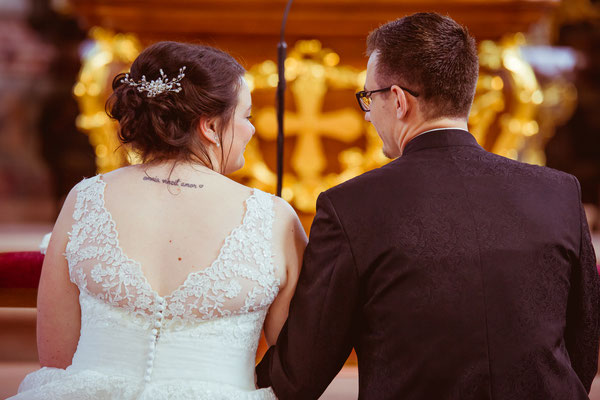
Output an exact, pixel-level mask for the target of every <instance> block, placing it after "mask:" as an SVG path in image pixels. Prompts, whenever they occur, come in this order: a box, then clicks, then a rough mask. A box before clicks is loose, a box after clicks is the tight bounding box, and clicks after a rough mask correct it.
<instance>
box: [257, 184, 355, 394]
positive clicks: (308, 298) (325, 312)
mask: <svg viewBox="0 0 600 400" xmlns="http://www.w3.org/2000/svg"><path fill="white" fill-rule="evenodd" d="M358 293H359V283H358V274H357V270H356V265H355V262H354V257H353V255H352V249H351V248H350V245H349V242H348V238H347V236H346V233H345V232H344V228H343V226H342V224H341V223H340V220H339V219H338V216H337V214H336V212H335V209H334V207H333V205H332V204H331V202H330V200H329V198H328V197H327V195H326V193H322V194H321V195H320V196H319V198H318V200H317V214H316V216H315V219H314V221H313V224H312V227H311V231H310V239H309V242H308V247H307V248H306V251H305V253H304V261H303V265H302V270H301V272H300V278H299V281H298V286H297V288H296V293H295V294H294V297H293V298H292V302H291V305H290V311H289V316H288V320H287V322H286V323H285V325H284V327H283V329H282V331H281V334H280V335H279V338H278V340H277V344H276V345H275V346H272V347H271V348H270V349H269V350H268V352H267V354H266V355H265V356H264V358H263V360H262V361H261V362H260V364H259V365H258V366H257V368H256V372H257V375H258V385H259V386H260V387H268V386H272V387H273V389H274V391H275V394H276V395H277V397H278V398H279V399H316V398H318V397H319V396H320V395H321V393H323V391H324V390H325V389H326V388H327V386H328V385H329V383H330V382H331V380H332V379H333V378H334V377H335V376H336V374H337V373H338V372H339V370H340V369H341V368H342V366H343V365H344V362H345V361H346V359H347V358H348V355H349V354H350V351H351V350H352V343H353V332H354V327H353V324H354V321H355V318H356V312H357V309H358V308H357V304H358Z"/></svg>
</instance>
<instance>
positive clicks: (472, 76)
mask: <svg viewBox="0 0 600 400" xmlns="http://www.w3.org/2000/svg"><path fill="white" fill-rule="evenodd" d="M375 51H377V52H378V56H377V67H376V68H377V69H376V77H377V78H376V79H377V81H378V84H381V86H382V87H385V86H390V85H401V86H405V87H407V88H409V89H411V90H414V91H416V92H418V93H419V98H418V100H419V101H422V102H424V103H425V105H426V106H425V107H422V109H423V110H424V116H425V118H427V119H436V118H441V117H449V118H456V117H460V118H464V117H467V116H468V114H469V111H470V109H471V105H472V103H473V97H474V96H475V86H476V84H477V76H478V73H479V60H478V57H477V47H476V45H475V39H473V38H472V37H471V36H470V35H469V32H468V31H467V29H466V28H464V27H462V26H461V25H459V24H458V23H456V22H455V21H454V20H453V19H451V18H450V17H445V16H442V15H439V14H436V13H417V14H413V15H410V16H407V17H404V18H399V19H397V20H395V21H391V22H388V23H387V24H385V25H382V26H380V27H379V28H377V29H376V30H374V31H373V32H371V33H370V34H369V36H368V38H367V55H368V56H370V55H371V54H372V53H373V52H375Z"/></svg>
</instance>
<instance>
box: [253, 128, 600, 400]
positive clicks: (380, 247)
mask: <svg viewBox="0 0 600 400" xmlns="http://www.w3.org/2000/svg"><path fill="white" fill-rule="evenodd" d="M598 307H599V279H598V274H597V271H596V261H595V256H594V252H593V248H592V245H591V240H590V236H589V230H588V227H587V223H586V220H585V215H584V214H583V210H582V206H581V197H580V188H579V183H578V181H577V179H575V178H574V177H573V176H571V175H568V174H565V173H562V172H559V171H555V170H552V169H549V168H545V167H539V166H533V165H528V164H523V163H519V162H516V161H513V160H509V159H506V158H503V157H500V156H497V155H494V154H491V153H489V152H486V151H485V150H484V149H482V148H481V147H480V146H479V145H478V144H477V142H476V140H475V139H474V137H473V136H472V135H471V134H469V133H468V132H465V131H462V130H443V131H435V132H430V133H426V134H424V135H421V136H419V137H417V138H415V139H413V140H412V141H411V142H409V143H408V145H407V147H406V149H405V151H404V155H403V156H402V157H400V158H398V159H396V160H394V161H392V162H391V163H389V164H387V165H386V166H384V167H382V168H379V169H376V170H373V171H370V172H368V173H366V174H363V175H361V176H359V177H357V178H354V179H352V180H350V181H348V182H345V183H343V184H341V185H339V186H337V187H334V188H332V189H330V190H328V191H326V192H324V193H322V194H321V195H320V197H319V199H318V201H317V214H316V217H315V220H314V222H313V226H312V228H311V232H310V241H309V245H308V247H307V249H306V253H305V256H304V264H303V269H302V272H301V274H300V279H299V282H298V287H297V290H296V294H295V296H294V299H293V300H292V304H291V308H290V314H289V319H288V321H287V323H286V325H285V326H284V329H283V331H282V333H281V335H280V337H279V339H278V341H277V344H276V346H274V347H271V348H270V349H269V351H268V353H267V354H266V355H265V357H264V359H263V360H262V362H261V363H260V364H259V366H258V367H257V374H258V383H259V386H272V387H273V388H274V391H275V393H276V394H277V396H278V397H279V398H280V399H316V398H318V397H319V395H320V394H321V393H322V392H323V391H324V390H325V389H326V387H327V385H328V384H329V382H330V381H331V380H332V379H333V377H334V376H335V375H336V374H337V372H338V371H339V370H340V368H341V367H342V365H343V363H344V361H345V360H346V358H347V356H348V355H349V353H350V351H351V349H352V348H353V347H354V348H355V349H356V353H357V356H358V367H359V376H360V378H359V398H360V399H378V400H381V399H405V400H408V399H438V400H439V399H461V400H468V399H478V400H479V399H494V400H501V399H502V400H503V399H587V398H588V397H587V393H588V392H589V390H590V386H591V383H592V380H593V378H594V376H595V374H596V369H597V357H598V338H599V328H598V327H599V321H598V318H599V314H598V311H599V310H598Z"/></svg>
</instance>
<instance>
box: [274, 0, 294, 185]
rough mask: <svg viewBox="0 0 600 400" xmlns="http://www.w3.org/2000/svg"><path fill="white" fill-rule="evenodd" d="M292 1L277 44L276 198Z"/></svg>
mask: <svg viewBox="0 0 600 400" xmlns="http://www.w3.org/2000/svg"><path fill="white" fill-rule="evenodd" d="M292 1H293V0H288V3H287V5H286V7H285V12H284V13H283V20H282V21H281V32H280V38H279V44H278V45H277V74H278V75H279V81H278V82H277V97H276V101H277V196H279V197H281V189H282V187H283V142H284V133H283V114H284V112H285V57H286V53H287V44H286V43H285V37H284V36H285V24H286V22H287V17H288V13H289V12H290V7H291V6H292Z"/></svg>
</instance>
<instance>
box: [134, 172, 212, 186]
mask: <svg viewBox="0 0 600 400" xmlns="http://www.w3.org/2000/svg"><path fill="white" fill-rule="evenodd" d="M142 179H143V180H145V181H151V182H155V183H163V184H165V185H170V186H179V187H186V188H191V189H202V188H203V187H204V185H201V184H195V183H188V182H183V181H182V180H181V179H175V180H170V179H160V178H156V177H152V176H148V175H146V176H144V177H143V178H142Z"/></svg>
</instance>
